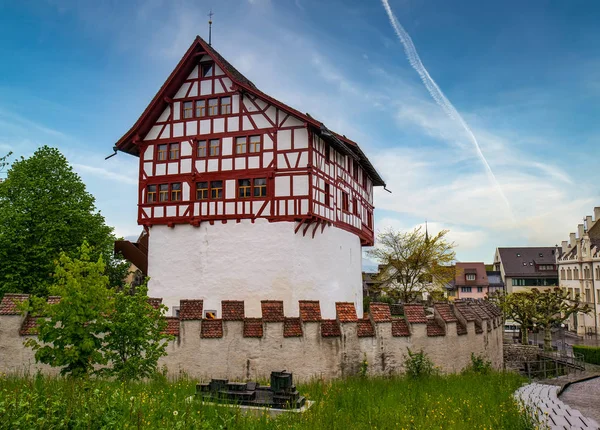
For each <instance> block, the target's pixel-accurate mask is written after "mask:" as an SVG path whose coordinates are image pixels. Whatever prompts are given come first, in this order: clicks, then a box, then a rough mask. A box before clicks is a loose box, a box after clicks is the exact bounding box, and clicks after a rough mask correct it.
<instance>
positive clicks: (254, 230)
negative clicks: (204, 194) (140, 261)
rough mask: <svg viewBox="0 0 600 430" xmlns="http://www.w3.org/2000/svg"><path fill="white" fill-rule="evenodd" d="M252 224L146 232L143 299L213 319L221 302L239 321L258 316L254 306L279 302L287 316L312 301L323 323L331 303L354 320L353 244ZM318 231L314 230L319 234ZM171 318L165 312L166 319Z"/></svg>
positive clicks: (358, 300) (356, 254)
mask: <svg viewBox="0 0 600 430" xmlns="http://www.w3.org/2000/svg"><path fill="white" fill-rule="evenodd" d="M294 228H295V223H293V222H273V223H269V222H268V221H266V220H263V219H258V220H256V222H255V223H254V224H252V223H251V222H250V221H249V220H243V221H242V222H240V223H236V222H235V221H232V222H228V223H227V224H222V223H220V222H219V223H215V224H214V225H210V224H209V223H207V222H205V223H202V224H201V225H200V227H193V226H191V225H176V226H175V227H173V228H170V227H167V226H164V225H155V226H153V227H152V228H151V229H150V235H149V247H148V248H149V254H148V272H149V273H148V274H149V276H150V278H151V279H150V283H149V289H150V292H149V295H150V296H152V297H162V298H163V303H164V304H165V305H167V306H168V307H169V308H172V307H173V306H178V305H179V300H181V299H204V309H215V310H217V313H218V315H217V316H218V317H220V312H221V300H244V301H245V302H246V316H249V317H260V316H261V310H260V301H261V300H283V302H284V308H285V314H286V315H287V316H297V315H298V301H299V300H319V301H320V302H321V312H322V316H323V318H335V302H343V301H347V302H354V305H355V307H356V310H357V313H358V315H362V313H363V307H362V275H361V267H362V261H361V258H362V252H361V246H360V240H359V238H358V237H357V236H356V235H354V234H352V233H349V232H347V231H345V230H341V229H338V228H335V227H327V228H325V230H324V231H323V234H321V233H320V232H319V234H316V235H315V237H314V239H313V238H312V229H313V227H312V226H311V227H310V228H309V230H308V231H307V234H306V236H303V234H302V232H303V230H304V226H302V227H301V229H300V230H299V231H298V233H297V234H296V233H294ZM319 229H320V227H319ZM170 313H171V312H169V314H170Z"/></svg>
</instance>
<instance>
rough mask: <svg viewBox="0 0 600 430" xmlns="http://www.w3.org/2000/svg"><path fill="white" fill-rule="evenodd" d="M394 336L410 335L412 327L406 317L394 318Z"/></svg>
mask: <svg viewBox="0 0 600 430" xmlns="http://www.w3.org/2000/svg"><path fill="white" fill-rule="evenodd" d="M392 336H394V337H406V336H410V329H409V328H408V324H407V323H406V320H405V319H404V318H394V319H392Z"/></svg>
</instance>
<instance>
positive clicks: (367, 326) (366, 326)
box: [356, 318, 375, 337]
mask: <svg viewBox="0 0 600 430" xmlns="http://www.w3.org/2000/svg"><path fill="white" fill-rule="evenodd" d="M356 334H357V335H358V337H373V336H375V328H374V327H373V323H372V322H371V320H370V319H369V318H364V319H360V320H358V324H357V329H356Z"/></svg>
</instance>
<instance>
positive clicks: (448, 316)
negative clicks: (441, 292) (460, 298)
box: [433, 303, 457, 323]
mask: <svg viewBox="0 0 600 430" xmlns="http://www.w3.org/2000/svg"><path fill="white" fill-rule="evenodd" d="M433 308H434V309H435V310H436V311H437V313H438V314H439V315H440V317H442V319H443V320H444V322H447V323H450V322H456V321H457V319H456V316H455V315H454V312H452V308H451V307H450V305H449V304H448V303H436V304H434V305H433Z"/></svg>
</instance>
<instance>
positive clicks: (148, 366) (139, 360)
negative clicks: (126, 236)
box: [102, 282, 171, 380]
mask: <svg viewBox="0 0 600 430" xmlns="http://www.w3.org/2000/svg"><path fill="white" fill-rule="evenodd" d="M166 310H167V307H166V306H164V305H160V306H158V307H157V308H154V307H153V306H152V305H151V304H150V303H149V301H148V286H147V283H146V282H144V283H143V284H142V285H139V286H137V287H135V288H132V289H130V288H125V289H123V290H122V291H119V292H117V293H116V294H115V296H114V312H113V313H112V314H111V318H110V321H109V322H108V331H107V332H106V337H105V338H104V345H103V349H104V351H106V358H107V359H108V361H109V363H110V367H107V368H105V369H102V373H104V374H107V375H110V376H116V377H117V378H118V379H121V380H131V379H139V378H145V377H148V376H151V375H152V374H153V373H154V372H155V371H156V366H157V363H158V359H159V358H160V357H162V356H164V355H167V352H166V348H167V341H168V340H170V339H171V336H168V335H166V334H165V330H166V328H167V320H166V319H165V318H164V317H163V313H164V312H165V311H166Z"/></svg>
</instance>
